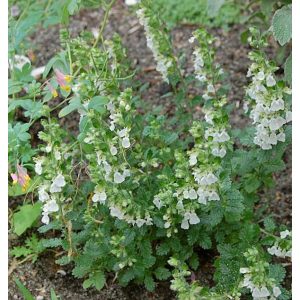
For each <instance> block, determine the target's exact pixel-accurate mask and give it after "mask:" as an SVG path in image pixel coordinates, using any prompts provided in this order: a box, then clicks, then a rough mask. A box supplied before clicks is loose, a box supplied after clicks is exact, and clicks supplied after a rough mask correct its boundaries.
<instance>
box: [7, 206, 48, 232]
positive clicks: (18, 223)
mask: <svg viewBox="0 0 300 300" xmlns="http://www.w3.org/2000/svg"><path fill="white" fill-rule="evenodd" d="M41 212H42V204H41V203H40V202H37V203H35V204H34V205H30V204H25V205H23V206H21V208H20V210H19V211H18V212H16V213H15V214H14V215H13V224H14V232H15V233H16V234H17V235H21V234H22V233H24V232H25V231H26V230H27V229H28V228H30V227H31V226H32V225H33V224H34V222H35V221H36V220H37V219H38V217H39V216H40V215H41Z"/></svg>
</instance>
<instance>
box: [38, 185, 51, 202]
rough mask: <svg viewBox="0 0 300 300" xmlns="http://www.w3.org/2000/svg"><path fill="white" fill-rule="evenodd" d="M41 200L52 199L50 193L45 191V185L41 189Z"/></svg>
mask: <svg viewBox="0 0 300 300" xmlns="http://www.w3.org/2000/svg"><path fill="white" fill-rule="evenodd" d="M38 193H39V200H40V201H41V202H45V201H47V200H49V199H50V197H49V194H48V193H47V192H46V191H45V187H43V188H41V189H39V191H38Z"/></svg>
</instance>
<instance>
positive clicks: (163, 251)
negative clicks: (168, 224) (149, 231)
mask: <svg viewBox="0 0 300 300" xmlns="http://www.w3.org/2000/svg"><path fill="white" fill-rule="evenodd" d="M169 251H170V246H169V245H168V244H167V243H162V244H160V245H158V246H157V248H156V253H157V255H167V254H168V253H169Z"/></svg>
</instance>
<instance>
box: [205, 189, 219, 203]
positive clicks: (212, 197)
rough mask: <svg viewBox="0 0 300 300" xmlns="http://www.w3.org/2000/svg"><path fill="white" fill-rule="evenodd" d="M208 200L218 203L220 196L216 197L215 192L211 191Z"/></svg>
mask: <svg viewBox="0 0 300 300" xmlns="http://www.w3.org/2000/svg"><path fill="white" fill-rule="evenodd" d="M208 200H209V201H219V200H220V196H219V195H218V193H217V192H215V191H212V192H210V193H209V196H208Z"/></svg>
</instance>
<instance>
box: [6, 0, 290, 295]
mask: <svg viewBox="0 0 300 300" xmlns="http://www.w3.org/2000/svg"><path fill="white" fill-rule="evenodd" d="M54 2H56V1H54ZM114 2H115V1H111V2H103V3H101V5H102V7H103V8H104V10H105V14H104V16H103V19H102V21H101V24H100V26H99V30H98V32H97V36H96V37H94V36H93V35H92V34H91V33H89V32H83V33H82V34H80V35H78V36H76V37H71V35H70V33H69V31H68V26H67V24H68V17H69V14H73V13H75V12H76V11H77V10H78V9H79V5H80V1H67V2H66V3H67V5H66V3H65V2H64V1H62V2H61V3H60V4H56V6H57V7H56V9H57V11H59V9H61V12H60V13H61V14H62V16H61V18H62V19H61V20H62V22H63V24H64V25H65V26H63V27H62V28H63V29H61V32H60V42H61V45H62V49H63V50H61V51H60V52H59V53H57V55H56V56H54V57H53V58H52V59H51V60H50V61H49V63H48V64H47V65H46V67H45V69H44V70H43V76H42V79H40V80H35V79H34V78H33V76H32V73H31V72H32V68H31V66H30V63H28V61H27V60H26V57H25V58H24V57H23V56H20V55H18V51H19V50H20V47H22V43H21V40H22V38H23V36H22V35H23V34H25V31H26V30H28V28H30V26H32V24H34V22H36V19H38V20H39V18H41V15H40V14H39V13H37V14H36V15H37V16H38V17H36V19H33V20H32V23H29V24H25V25H24V24H22V25H23V27H22V26H18V25H19V24H18V20H12V21H11V24H12V25H11V28H10V38H11V42H10V53H9V57H10V62H9V66H10V79H9V120H10V123H9V153H8V154H9V168H10V176H11V181H10V183H9V191H10V195H11V196H21V197H23V198H22V199H24V200H26V198H27V195H28V194H32V199H33V201H32V203H31V202H30V203H27V202H25V203H24V204H23V205H22V206H21V207H20V209H19V211H18V212H15V213H14V214H13V215H12V230H13V231H14V232H15V233H16V234H18V235H21V234H22V233H23V232H25V230H27V229H28V228H30V227H36V226H37V227H38V233H39V238H37V236H36V235H35V234H34V235H32V237H30V238H28V239H27V240H26V242H25V245H24V246H19V247H15V248H14V249H13V250H11V255H13V256H15V257H16V258H19V257H20V258H23V259H25V260H28V259H31V260H32V262H33V263H34V261H36V260H38V256H39V254H41V253H42V252H44V251H46V250H47V249H49V248H57V249H60V252H61V255H60V257H59V258H58V259H57V260H56V263H57V264H59V265H67V264H70V266H72V274H73V276H74V277H77V278H82V279H83V287H84V288H85V289H87V288H96V289H98V290H100V289H102V288H103V287H104V286H105V282H106V276H107V274H113V276H114V281H116V282H118V283H119V284H120V285H122V286H126V285H127V284H129V283H130V282H135V283H137V284H142V285H145V287H146V288H147V289H148V290H149V291H153V290H155V287H156V283H157V282H159V281H161V280H168V281H169V282H170V288H171V289H172V290H173V291H175V292H176V295H177V297H178V298H179V299H183V300H185V299H290V297H291V295H290V291H288V290H286V289H285V288H284V287H283V281H284V279H285V273H286V271H285V268H284V266H287V265H289V264H290V262H291V231H290V229H289V228H287V227H286V226H284V225H281V224H275V222H274V220H273V219H272V217H271V216H270V215H268V214H266V215H264V217H263V218H262V219H261V216H259V219H258V217H257V214H256V204H257V203H259V202H260V200H261V199H260V197H261V191H262V190H264V191H266V190H267V189H270V188H272V186H273V185H274V180H273V174H274V172H279V171H282V170H284V168H285V162H284V160H283V156H284V154H285V150H286V149H287V147H288V146H289V144H290V143H291V125H290V122H291V87H290V84H289V83H288V82H289V81H288V80H284V79H283V78H282V76H281V75H280V74H279V75H278V73H276V71H277V70H278V67H277V66H276V63H275V62H273V61H271V60H270V59H269V57H268V55H267V54H266V52H265V49H266V47H268V45H269V40H270V39H269V37H270V35H272V34H274V35H275V38H276V26H277V23H276V24H275V25H276V26H275V27H274V26H273V27H272V28H271V29H270V30H267V31H264V32H261V31H260V29H258V28H255V27H251V28H250V29H249V31H248V33H247V42H248V43H249V47H250V48H251V49H250V48H249V49H250V50H249V59H250V64H249V66H248V73H247V74H244V76H245V77H248V79H249V80H248V81H249V84H248V85H247V86H245V97H244V99H243V103H244V110H245V116H247V117H248V118H249V119H251V126H247V127H246V128H232V127H231V125H230V120H229V116H230V114H229V113H230V112H231V110H232V109H235V108H234V107H232V106H231V105H229V104H228V101H227V95H228V85H227V84H226V72H225V71H224V70H223V68H222V65H221V64H219V63H216V61H215V51H216V49H215V38H214V37H213V36H212V35H210V34H209V33H208V32H207V31H206V30H205V29H204V28H199V29H197V30H195V31H194V32H193V35H192V36H188V37H186V39H188V40H189V43H190V47H191V48H192V49H193V64H194V66H193V68H194V70H193V74H192V75H187V73H186V72H185V70H184V66H183V65H182V62H181V61H180V59H179V58H178V57H177V56H175V54H174V51H173V47H172V41H171V39H170V36H169V34H168V32H167V31H166V30H165V29H164V24H163V22H162V21H161V20H160V19H159V17H158V16H157V15H156V14H155V12H154V11H153V10H152V5H151V3H150V2H148V1H141V3H139V4H138V7H135V8H136V14H137V17H138V19H139V22H140V24H141V25H142V26H143V28H144V32H145V36H146V39H147V46H148V47H149V48H150V50H151V51H152V53H153V59H154V61H155V63H156V70H157V71H158V72H159V73H160V74H161V81H162V82H165V83H166V84H168V85H169V86H170V92H169V96H170V97H171V98H172V101H173V107H174V111H173V112H172V114H171V115H170V116H166V115H162V114H160V113H159V111H156V110H148V111H147V110H146V109H144V110H143V109H141V108H143V107H144V104H143V99H142V96H141V89H140V88H138V87H137V86H136V84H135V76H136V70H133V69H132V68H131V64H130V61H129V59H128V57H127V54H126V49H125V48H124V47H123V46H122V40H121V38H120V36H118V35H117V34H115V35H114V36H113V37H112V38H111V39H106V38H105V36H104V34H103V33H104V29H105V26H106V24H107V22H108V19H109V13H110V10H111V9H112V7H113V5H114ZM49 5H50V4H49ZM51 7H52V6H51ZM36 9H37V11H38V8H36ZM47 9H48V7H47ZM288 9H291V8H290V6H289V5H286V6H284V7H283V8H282V9H281V10H283V12H282V14H283V15H284V17H286V15H285V14H284V13H286V12H285V10H288ZM29 14H30V13H29ZM277 14H279V13H278V12H277ZM275 15H276V14H275ZM274 17H275V16H274ZM277 17H278V15H277ZM275 21H276V17H275ZM53 22H54V21H53ZM26 25H27V27H26ZM278 26H279V25H278ZM278 26H277V27H278ZM20 27H21V28H20ZM24 28H25V29H24ZM22 29H23V30H24V31H22ZM285 30H286V28H285ZM281 34H283V35H285V34H287V35H288V33H285V32H284V30H281ZM279 39H280V40H281V41H282V40H284V41H283V43H287V42H288V41H289V39H290V37H288V36H287V37H286V36H284V37H282V36H279ZM183 50H184V49H183ZM194 86H196V87H199V88H200V90H201V93H200V94H199V95H198V97H195V98H194V100H193V101H191V98H190V97H189V95H190V90H191V88H193V87H194ZM145 88H146V87H145ZM54 99H59V101H58V102H57V101H56V102H55V103H56V104H55V105H54V104H53V101H54ZM196 105H197V106H201V114H200V116H199V115H196V116H195V113H194V112H195V106H196ZM20 111H21V112H22V113H23V115H24V117H25V120H26V121H24V122H21V121H20V120H18V121H16V120H17V118H16V114H17V113H20ZM57 111H59V113H58V114H57ZM141 111H142V113H141ZM71 113H73V114H74V113H77V114H79V115H80V119H79V123H78V130H77V132H76V134H74V132H68V131H67V130H66V129H65V128H64V127H63V126H61V125H60V124H61V123H60V122H59V120H60V119H62V118H65V117H66V116H67V115H69V114H71ZM36 124H39V126H40V127H39V128H40V130H39V132H38V139H39V142H38V143H37V144H32V143H31V141H30V140H31V135H30V130H31V128H32V127H33V126H35V125H36ZM206 252H209V253H210V254H211V255H212V256H213V264H212V266H211V267H212V269H213V270H212V271H211V273H213V285H210V286H204V284H203V283H201V280H197V279H196V278H195V273H194V272H196V271H197V270H199V269H201V267H202V266H201V264H200V263H199V257H200V256H201V255H202V253H206ZM20 284H21V283H20ZM23 288H24V287H23ZM54 295H55V293H54ZM55 297H56V296H55ZM53 299H55V298H53Z"/></svg>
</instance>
